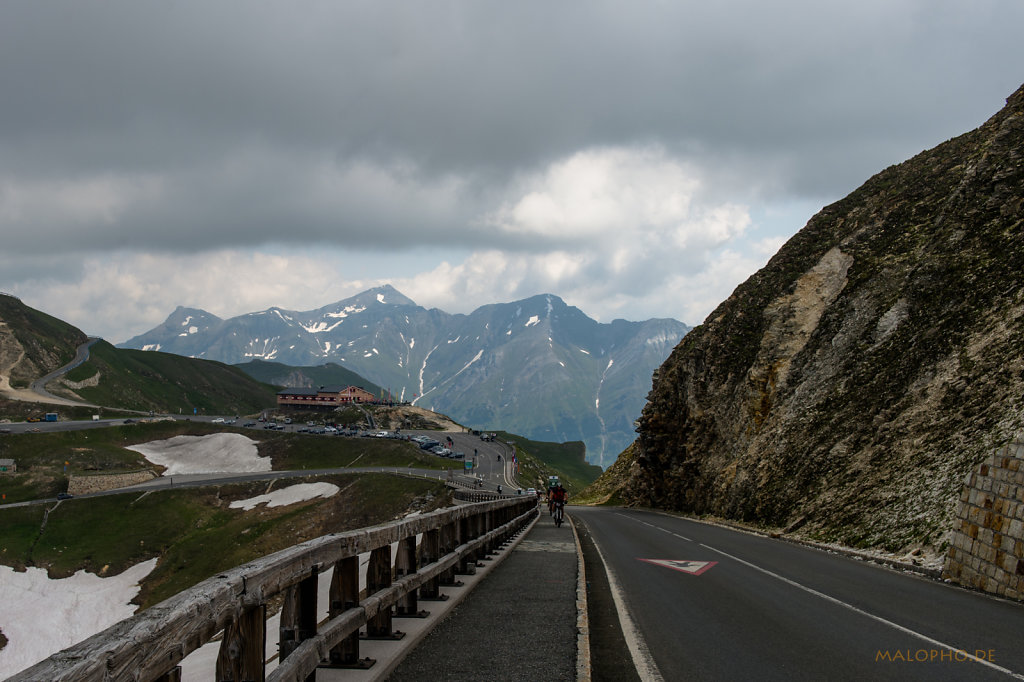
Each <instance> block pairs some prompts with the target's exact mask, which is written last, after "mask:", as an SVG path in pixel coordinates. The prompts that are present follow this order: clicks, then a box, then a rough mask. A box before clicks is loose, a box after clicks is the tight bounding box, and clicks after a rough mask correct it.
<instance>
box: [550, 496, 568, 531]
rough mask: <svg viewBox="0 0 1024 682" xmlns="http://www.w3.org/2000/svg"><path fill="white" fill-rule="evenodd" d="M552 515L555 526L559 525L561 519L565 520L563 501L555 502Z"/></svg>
mask: <svg viewBox="0 0 1024 682" xmlns="http://www.w3.org/2000/svg"><path fill="white" fill-rule="evenodd" d="M552 516H553V517H554V518H555V527H556V528H559V527H561V525H562V521H564V520H565V502H561V501H559V502H555V510H554V513H552Z"/></svg>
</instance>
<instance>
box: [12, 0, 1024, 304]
mask: <svg viewBox="0 0 1024 682" xmlns="http://www.w3.org/2000/svg"><path fill="white" fill-rule="evenodd" d="M1022 25H1024V4H1021V3H1019V2H1017V1H1016V0H978V2H972V3H962V2H953V1H952V0H928V1H926V0H895V1H893V0H886V1H884V2H883V1H881V0H865V1H863V2H858V3H844V4H842V5H837V4H836V3H821V2H811V1H810V0H784V1H782V2H776V3H764V2H761V1H759V0H758V1H754V0H733V1H726V2H715V3H709V2H699V3H698V2H678V3H663V2H655V1H653V0H652V1H643V2H631V3H582V2H560V3H550V2H529V1H528V2H517V3H508V2H496V1H483V2H449V3H422V2H390V1H385V2H373V3H320V2H281V1H275V2H261V3H257V4H253V3H247V2H241V1H240V0H228V1H224V2H216V3H210V2H198V1H186V2H174V3H140V2H137V1H136V0H111V1H109V2H102V3H100V2H80V1H79V0H52V1H47V2H38V1H36V0H8V1H6V2H4V3H2V4H0V95H2V97H3V106H2V107H0V235H2V237H3V244H4V253H0V271H2V272H6V273H8V274H7V275H6V276H0V287H6V288H8V289H12V288H13V289H17V290H19V291H20V290H22V289H21V288H24V287H26V286H27V283H28V282H29V281H33V282H36V283H38V282H40V281H42V280H41V279H39V276H38V275H36V276H35V279H34V280H33V279H32V278H26V277H23V276H22V275H21V274H19V273H21V272H23V271H24V269H25V268H23V267H22V266H21V264H20V261H22V260H23V259H25V258H28V259H32V258H40V259H43V258H47V257H53V258H56V257H58V256H60V255H61V254H65V255H66V257H67V262H69V263H70V262H71V261H72V260H73V259H77V258H79V257H81V256H82V255H83V254H92V255H91V256H90V257H91V258H93V259H94V260H93V261H90V266H89V272H91V273H93V274H92V277H93V278H94V279H95V280H96V281H102V276H101V275H100V274H97V273H101V272H102V268H103V264H102V263H103V258H104V256H103V254H104V253H107V252H110V251H117V252H118V253H121V254H123V253H124V252H126V251H134V252H137V253H140V254H147V253H153V254H163V255H164V256H165V257H167V258H175V257H185V256H188V255H196V256H198V255H202V254H204V253H205V254H211V253H214V252H219V251H220V250H223V249H253V248H263V249H265V250H266V249H271V250H272V249H274V248H278V247H281V246H288V247H291V246H294V245H297V244H299V245H301V244H308V245H315V246H316V247H317V248H322V249H325V250H330V249H341V250H344V252H345V254H352V253H396V252H399V251H400V252H404V253H412V252H413V250H415V249H427V248H430V249H439V248H440V249H444V248H449V249H452V250H455V249H457V250H458V251H459V252H460V253H462V254H466V253H483V252H487V253H491V252H500V253H502V254H504V256H503V260H502V265H501V266H500V267H498V266H496V267H495V271H500V272H503V273H505V277H506V280H515V281H521V282H523V285H522V288H521V289H518V288H517V289H515V290H514V292H515V293H518V292H520V291H523V292H525V293H526V294H527V295H528V294H530V293H537V292H529V291H527V288H528V283H529V282H531V281H544V282H546V283H550V284H552V285H553V286H557V285H559V284H560V283H561V284H563V285H565V286H566V287H572V288H574V290H578V291H581V292H584V291H588V290H593V291H601V292H603V294H602V296H600V297H598V296H596V295H595V300H600V301H607V300H611V299H612V298H614V296H613V295H612V294H613V293H614V291H615V289H616V288H618V290H619V291H621V292H635V295H636V296H640V293H639V292H642V291H643V290H645V289H650V288H651V286H650V285H651V282H653V281H658V280H661V281H664V280H666V279H667V278H670V277H672V276H673V274H677V275H678V276H681V277H697V276H699V275H700V273H701V272H705V274H706V275H707V279H708V280H709V281H711V280H715V278H716V277H720V278H721V281H722V282H725V281H726V280H727V279H728V276H733V275H735V273H740V272H742V271H743V270H744V268H749V267H753V265H752V264H753V263H754V260H756V259H753V257H752V256H751V255H750V254H749V253H748V254H747V255H745V256H743V257H742V258H737V257H735V253H730V254H726V255H723V254H722V253H721V250H722V249H730V248H733V247H734V249H733V250H737V249H738V250H740V251H743V250H744V249H745V248H746V247H743V246H742V245H741V242H742V241H743V240H746V239H752V240H762V241H763V240H765V239H767V238H772V239H775V238H776V237H778V236H779V233H777V232H776V233H772V234H764V233H759V232H758V229H757V227H758V226H757V225H754V224H752V222H751V221H752V218H751V215H752V214H754V213H761V214H764V213H767V212H768V211H767V210H762V209H760V208H759V207H761V206H763V205H766V206H769V207H771V206H787V205H793V204H795V203H801V202H803V203H806V202H810V203H812V204H814V203H815V202H817V205H818V206H820V205H822V204H823V203H825V202H827V201H831V200H834V199H836V198H839V197H840V196H843V195H845V194H846V193H848V192H849V191H851V190H852V189H853V188H855V187H856V186H857V185H859V184H860V183H861V182H863V181H864V180H865V179H866V178H867V177H868V176H870V175H871V174H873V173H874V172H877V171H878V170H881V169H882V168H884V167H885V166H887V165H889V164H892V163H896V162H899V161H901V160H903V159H905V158H907V157H909V156H910V155H912V154H914V153H917V152H918V151H920V150H922V149H924V148H927V147H930V146H933V145H935V144H937V143H938V142H941V141H942V140H944V139H946V138H948V137H951V136H953V135H956V134H959V133H961V132H964V131H966V130H968V129H970V128H973V127H975V126H977V125H978V124H980V123H981V122H982V121H983V120H984V119H985V118H987V117H988V116H990V115H991V114H992V113H994V112H995V111H996V110H997V109H999V107H1000V106H1001V105H1002V101H1003V98H1005V97H1006V96H1007V95H1009V94H1010V93H1011V92H1012V91H1013V90H1014V89H1016V88H1017V87H1018V86H1019V85H1020V81H1021V79H1022V76H1021V74H1024V68H1022V67H1024V63H1022V62H1024V57H1022V54H1024V53H1022V52H1021V50H1020V47H1019V35H1018V32H1019V27H1020V26H1022ZM581 160H582V161H581ZM574 164H575V165H574ZM609 164H612V165H613V166H614V168H611V167H609ZM567 168H570V169H573V174H569V176H567V175H565V170H566V169H567ZM601 172H604V173H605V174H606V175H605V176H604V180H605V182H604V184H602V183H601V182H596V181H593V180H594V177H595V174H600V173H601ZM570 176H571V177H570ZM666 178H668V179H669V180H672V179H673V178H677V179H678V183H677V184H676V186H673V183H672V182H666V181H665V179H666ZM681 201H682V202H685V203H686V204H687V209H688V210H687V211H682V212H681V211H679V210H678V209H679V206H680V203H679V202H681ZM809 217H810V216H809V215H807V216H803V220H806V218H809ZM801 225H802V222H799V223H797V224H792V225H789V226H788V227H787V229H788V231H789V234H791V233H792V232H795V231H796V230H797V229H799V227H800V226H801ZM730 245H731V246H730ZM748 250H749V249H748ZM566 254H569V256H571V257H569V256H566ZM762 256H763V254H760V253H759V252H758V257H759V258H760V257H762ZM346 257H347V256H346ZM453 258H454V256H453ZM744 258H745V259H746V260H743V259H744ZM715 259H724V260H722V261H721V263H728V264H730V265H728V267H725V266H722V265H721V264H716V261H715ZM740 261H743V263H744V265H742V266H741V265H737V263H739V262H740ZM231 262H237V263H240V264H242V265H239V267H243V266H244V264H245V263H250V264H251V263H256V262H261V261H258V259H256V260H253V259H246V258H239V259H238V260H237V261H234V260H233V261H231ZM311 262H316V259H314V260H313V261H311ZM406 262H408V261H406ZM130 263H131V261H130V259H127V260H125V259H122V260H118V262H117V265H116V268H117V270H118V272H123V269H124V268H126V267H129V266H130ZM672 264H675V265H677V266H678V267H679V269H680V270H679V272H678V273H673V271H672V267H671V266H672ZM112 267H114V266H112ZM250 267H255V266H250ZM338 269H341V267H340V266H338ZM72 270H74V271H82V267H80V266H79V267H77V268H75V267H72ZM173 270H174V269H173V268H170V267H169V268H167V271H168V272H173ZM287 271H288V269H287V268H285V272H287ZM424 272H430V273H433V274H432V275H428V276H424V277H422V278H420V279H417V275H418V274H422V273H424ZM716 272H717V273H724V272H728V273H731V274H730V275H725V274H719V275H712V273H716ZM470 273H472V276H473V277H476V278H484V279H486V275H487V273H486V272H480V271H479V270H477V269H475V268H474V267H473V264H472V263H460V262H457V261H455V260H452V262H451V263H448V264H447V265H446V266H442V265H441V264H440V263H429V264H425V265H424V268H423V270H422V271H421V272H420V273H416V272H412V273H410V272H408V271H407V270H403V271H402V273H401V276H402V277H404V278H405V280H406V281H407V282H408V283H409V284H410V286H412V285H416V286H421V287H423V290H424V292H426V295H427V296H428V297H429V296H436V297H437V298H434V299H433V301H436V302H438V303H443V302H444V300H445V298H444V296H443V295H442V294H441V293H440V289H439V288H438V287H441V288H444V287H447V289H446V290H447V291H448V292H449V298H450V299H454V298H458V297H456V296H455V295H454V293H451V292H456V291H460V290H463V289H464V288H465V286H466V285H465V283H464V282H461V283H460V282H459V281H456V279H457V278H459V277H468V276H470ZM386 274H387V273H382V274H381V277H382V278H383V277H385V276H386ZM441 275H444V276H445V277H450V278H451V279H449V280H447V281H446V282H442V283H441V284H438V280H439V279H443V278H441ZM134 276H135V275H133V276H132V277H134ZM392 276H394V275H392ZM736 276H738V275H736ZM54 277H56V278H57V279H59V280H61V281H62V282H63V281H67V280H69V279H70V278H71V275H70V274H68V273H61V274H54ZM132 277H126V278H125V281H126V282H128V281H130V280H131V279H132ZM324 277H325V278H329V276H328V275H326V274H325V275H324ZM715 281H717V280H715ZM688 282H689V284H688V286H690V285H693V286H696V285H695V284H694V282H693V281H690V280H688ZM736 283H737V282H732V283H731V285H726V284H721V286H722V287H725V291H724V294H726V295H727V293H728V290H729V286H734V285H735V284H736ZM125 286H126V287H127V286H129V285H128V284H126V285H125ZM473 286H474V287H477V288H479V290H480V294H479V295H480V299H481V300H480V302H481V303H482V302H488V301H487V300H486V299H487V298H488V296H490V297H491V300H492V301H493V300H498V298H499V297H501V296H503V295H505V294H509V293H513V289H512V288H511V287H510V286H508V285H507V284H505V283H502V284H499V283H497V281H495V282H494V283H493V284H491V285H490V288H489V289H488V288H487V287H488V285H487V284H486V283H477V284H474V285H473ZM716 286H717V285H716ZM502 287H504V288H502ZM79 288H81V289H88V288H89V287H79ZM163 289H165V290H167V292H168V293H167V295H168V296H172V295H173V292H174V291H175V289H174V286H173V285H172V284H168V285H167V286H165V287H163ZM74 290H75V289H74V287H72V288H71V291H72V292H73V291H74ZM54 291H56V290H54ZM179 291H181V290H180V289H179ZM189 291H190V292H193V291H195V290H194V289H193V288H190V289H189ZM61 292H62V293H63V294H66V293H67V290H64V289H61ZM346 293H347V292H346ZM405 293H407V294H410V295H412V296H413V297H414V298H417V296H416V295H415V294H416V292H414V291H407V292H405ZM555 293H562V292H560V291H556V292H555ZM704 295H705V296H706V297H708V298H713V297H714V296H715V295H716V294H715V293H714V292H713V291H711V292H708V293H706V294H704ZM56 297H57V296H56V293H51V295H50V299H48V300H53V299H56ZM236 298H237V299H238V300H240V301H241V300H251V298H246V297H245V296H242V295H241V294H238V295H237V296H236ZM630 300H632V301H634V302H635V301H636V300H638V299H630ZM193 302H195V301H193ZM322 302H323V301H318V302H317V303H322ZM176 303H189V301H176ZM279 303H281V302H280V301H267V302H266V305H272V304H279ZM311 304H312V303H311ZM149 305H150V306H152V305H153V304H152V302H150V304H149ZM658 305H660V303H657V302H654V301H649V302H648V305H647V307H646V308H645V309H655V308H657V307H658ZM78 306H79V308H83V307H85V306H84V303H82V302H79V304H78ZM171 308H173V306H171ZM226 312H231V311H226ZM588 312H593V311H588ZM147 314H148V313H147ZM673 314H678V313H677V312H676V311H674V310H666V311H664V312H663V313H662V315H663V316H669V315H673ZM111 315H113V313H111ZM690 321H691V322H692V321H693V320H692V319H691V320H690Z"/></svg>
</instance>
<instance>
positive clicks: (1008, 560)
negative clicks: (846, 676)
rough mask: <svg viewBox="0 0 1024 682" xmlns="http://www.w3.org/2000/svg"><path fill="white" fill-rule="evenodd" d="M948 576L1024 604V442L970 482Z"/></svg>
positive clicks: (995, 457)
mask: <svg viewBox="0 0 1024 682" xmlns="http://www.w3.org/2000/svg"><path fill="white" fill-rule="evenodd" d="M942 575H943V577H944V578H949V579H951V580H953V581H955V582H958V583H960V584H961V585H964V586H966V587H974V588H977V589H979V590H984V591H985V592H991V593H993V594H998V595H1000V596H1003V597H1008V598H1010V599H1018V600H1021V599H1024V440H1021V439H1020V438H1016V439H1014V441H1013V442H1011V443H1010V444H1009V445H1006V446H1005V447H1003V448H1002V449H1000V450H999V451H998V452H996V453H995V454H994V455H992V457H990V458H989V460H988V461H987V462H986V463H984V464H982V465H981V466H980V467H978V470H977V471H976V472H974V473H972V474H971V476H970V478H968V480H967V483H966V484H965V485H964V490H963V494H962V496H961V497H960V507H959V511H958V513H957V523H956V526H955V527H954V529H953V541H952V545H951V546H950V548H949V553H948V554H947V556H946V562H945V566H944V567H943V570H942Z"/></svg>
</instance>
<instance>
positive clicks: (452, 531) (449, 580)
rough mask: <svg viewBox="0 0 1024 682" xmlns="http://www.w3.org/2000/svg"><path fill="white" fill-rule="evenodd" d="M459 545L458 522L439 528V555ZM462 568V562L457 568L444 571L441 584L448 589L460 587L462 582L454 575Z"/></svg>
mask: <svg viewBox="0 0 1024 682" xmlns="http://www.w3.org/2000/svg"><path fill="white" fill-rule="evenodd" d="M458 545H459V522H458V521H449V522H448V523H446V524H444V525H443V526H441V555H442V556H444V555H445V554H449V553H450V552H452V551H453V550H454V549H455V548H456V547H458ZM461 566H462V562H461V561H460V562H459V565H458V566H452V567H451V568H449V569H448V570H447V571H444V572H443V573H442V574H441V576H440V579H441V584H442V585H446V586H448V587H458V586H459V585H462V584H463V583H462V581H461V580H458V579H457V578H456V577H455V575H456V574H457V573H458V572H459V568H460V567H461Z"/></svg>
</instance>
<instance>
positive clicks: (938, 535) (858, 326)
mask: <svg viewBox="0 0 1024 682" xmlns="http://www.w3.org/2000/svg"><path fill="white" fill-rule="evenodd" d="M1022 426H1024V88H1022V89H1021V90H1018V91H1017V92H1016V93H1015V94H1013V95H1012V96H1011V97H1010V98H1009V99H1008V100H1007V106H1006V107H1005V108H1004V109H1003V110H1002V111H1000V112H999V113H998V114H996V115H995V116H993V117H992V118H991V119H990V120H989V121H987V122H986V123H985V124H984V125H982V126H981V127H980V128H978V129H977V130H974V131H972V132H970V133H967V134H965V135H962V136H960V137H957V138H954V139H952V140H949V141H947V142H945V143H943V144H941V145H939V146H937V147H935V148H934V149H931V150H928V151H925V152H922V153H921V154H919V155H917V156H915V157H914V158H912V159H910V160H908V161H906V162H904V163H902V164H899V165H896V166H893V167H890V168H888V169H886V170H884V171H882V172H881V173H879V174H877V175H875V176H874V177H872V178H871V179H870V180H868V181H867V182H866V183H865V184H864V185H863V186H861V187H860V188H859V189H857V190H856V191H854V192H853V193H852V194H850V195H849V196H848V197H846V198H845V199H843V200H841V201H839V202H836V203H835V204H832V205H830V206H827V207H826V208H824V209H823V210H822V211H821V212H819V213H818V214H817V215H815V216H814V217H813V218H811V220H810V221H809V222H808V223H807V225H806V226H805V227H804V228H803V229H802V230H801V231H800V232H799V233H798V234H796V235H795V236H794V237H793V238H792V239H791V240H789V242H788V243H787V244H786V245H785V246H784V247H783V248H782V249H781V250H780V251H779V252H778V254H777V255H776V256H775V257H773V258H772V259H771V261H770V262H769V263H768V264H767V265H766V266H765V267H764V268H763V269H761V270H760V271H759V272H757V273H756V274H755V275H753V276H752V277H751V278H750V279H748V280H747V281H746V282H744V283H743V284H742V285H740V286H739V287H737V289H736V290H735V292H734V293H733V294H732V296H730V297H729V298H728V299H727V300H726V301H725V302H723V303H722V304H721V305H720V306H719V307H718V308H717V309H716V310H715V311H714V312H713V313H712V314H711V315H710V316H709V317H708V318H707V320H706V321H705V322H704V324H702V325H701V326H700V327H697V328H696V329H694V330H693V331H691V332H690V333H689V334H688V335H687V336H686V337H685V338H684V339H683V341H682V342H681V343H680V344H679V345H678V346H677V347H676V349H675V350H674V351H673V353H672V355H671V356H670V357H669V359H668V360H667V361H666V362H665V363H664V364H663V365H662V366H661V367H660V369H658V370H657V371H656V372H655V375H654V382H653V389H652V391H651V392H650V394H649V396H648V403H647V405H646V407H645V409H644V411H643V416H642V417H641V419H640V422H639V428H638V431H639V440H638V442H637V448H636V457H635V461H634V462H633V464H632V465H631V466H630V467H629V473H628V475H626V476H625V477H624V480H622V481H621V486H622V490H623V494H624V495H625V497H626V498H627V499H629V500H631V501H632V502H634V503H637V504H644V505H651V506H656V507H662V508H668V509H675V510H684V511H688V512H693V513H698V514H713V515H716V516H721V517H726V518H732V519H736V520H742V521H747V522H752V523H757V524H763V525H767V526H773V527H778V528H784V527H787V526H789V525H790V524H794V522H796V521H797V520H801V522H802V525H801V527H800V531H799V532H801V533H803V534H806V535H808V536H810V537H815V538H817V539H820V540H828V541H836V542H842V543H845V544H848V545H853V546H859V547H867V546H873V547H882V548H887V549H889V550H895V549H899V548H904V547H907V546H914V545H931V546H932V547H935V548H940V547H941V546H942V545H943V544H944V543H945V542H946V540H947V539H948V531H949V529H950V527H951V524H952V520H953V515H954V514H955V511H956V506H957V502H958V500H959V496H960V491H961V487H962V485H963V483H964V480H965V478H966V477H967V476H968V475H969V474H970V472H971V470H972V469H973V468H974V467H975V466H976V465H977V464H978V463H979V462H981V461H982V460H983V459H984V458H985V457H987V456H988V455H990V454H991V452H993V450H994V449H995V448H997V447H998V446H999V445H1000V444H1001V443H1004V442H1006V441H1007V440H1008V439H1009V438H1010V437H1011V436H1012V435H1013V434H1015V433H1016V432H1019V431H1021V429H1022Z"/></svg>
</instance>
